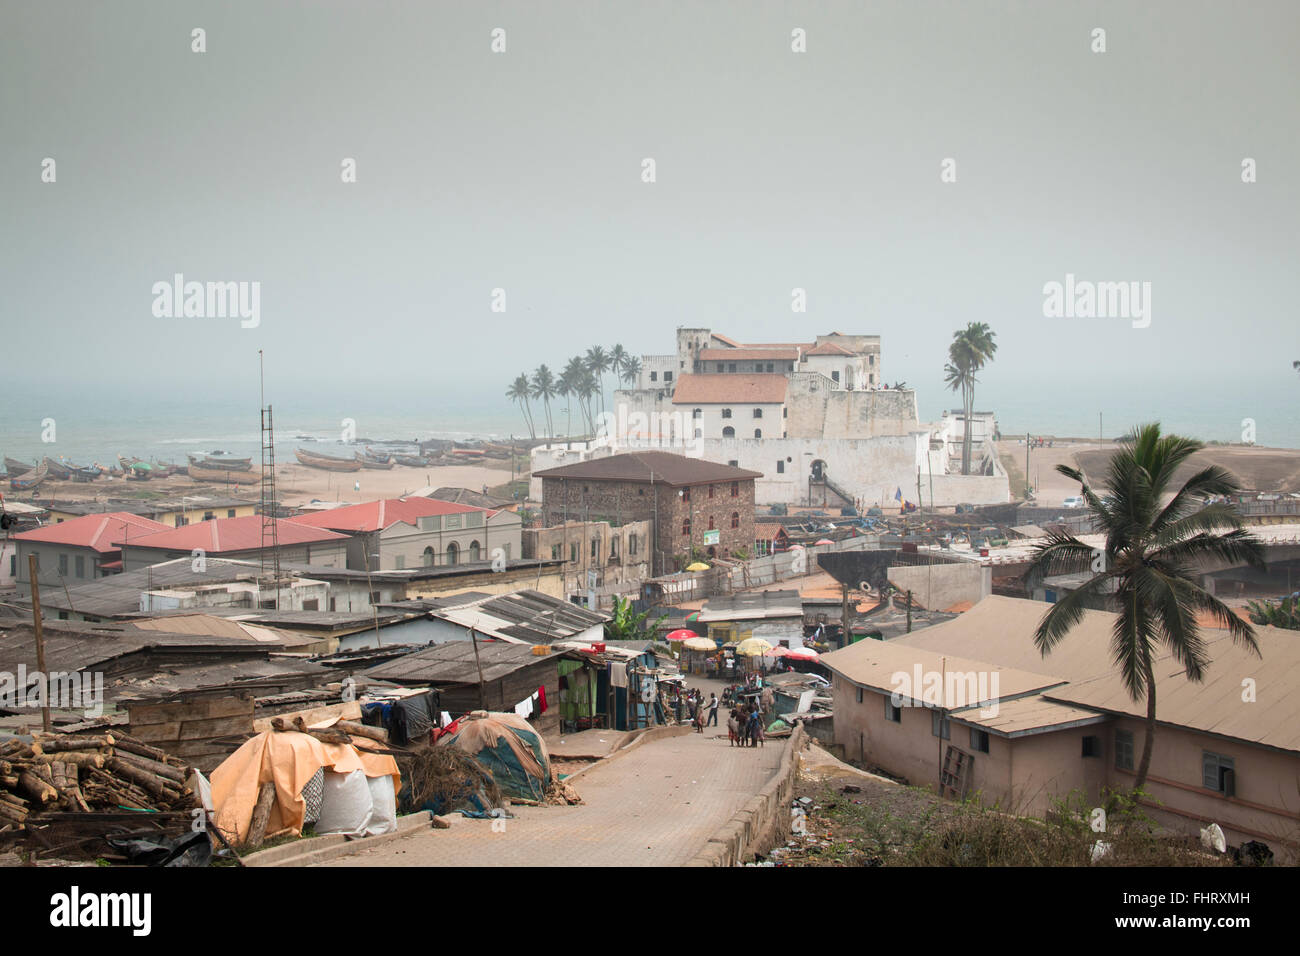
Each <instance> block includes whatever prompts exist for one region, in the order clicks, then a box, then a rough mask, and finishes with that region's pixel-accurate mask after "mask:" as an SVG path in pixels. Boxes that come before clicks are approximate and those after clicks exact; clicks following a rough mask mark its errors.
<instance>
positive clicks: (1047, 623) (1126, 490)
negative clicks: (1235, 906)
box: [1029, 423, 1263, 791]
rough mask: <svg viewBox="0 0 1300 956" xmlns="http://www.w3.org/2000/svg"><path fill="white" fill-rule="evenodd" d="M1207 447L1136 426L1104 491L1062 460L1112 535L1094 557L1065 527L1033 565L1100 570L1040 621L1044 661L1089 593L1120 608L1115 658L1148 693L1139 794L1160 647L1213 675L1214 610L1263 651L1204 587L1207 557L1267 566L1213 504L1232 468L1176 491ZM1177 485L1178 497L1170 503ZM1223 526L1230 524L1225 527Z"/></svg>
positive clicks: (1226, 489)
mask: <svg viewBox="0 0 1300 956" xmlns="http://www.w3.org/2000/svg"><path fill="white" fill-rule="evenodd" d="M1202 447H1204V446H1203V445H1202V444H1201V443H1200V442H1198V441H1195V440H1193V439H1190V438H1183V437H1181V436H1179V435H1161V434H1160V425H1159V423H1155V424H1149V425H1140V426H1138V427H1137V428H1135V429H1134V430H1133V431H1132V432H1131V440H1130V441H1129V442H1127V443H1125V444H1123V445H1122V446H1121V447H1120V449H1119V450H1118V451H1116V452H1115V454H1114V455H1112V456H1111V459H1110V465H1109V466H1108V469H1107V473H1106V479H1105V482H1104V484H1103V486H1102V491H1103V494H1101V495H1098V493H1097V491H1096V490H1095V489H1093V488H1091V487H1090V486H1089V485H1088V483H1087V482H1086V481H1085V479H1084V477H1083V474H1082V473H1081V472H1080V471H1078V470H1077V469H1075V468H1071V467H1069V466H1068V465H1057V466H1056V470H1057V471H1059V472H1060V473H1061V474H1063V475H1065V476H1066V477H1068V478H1071V479H1073V480H1075V481H1077V482H1079V484H1080V485H1081V486H1082V489H1083V497H1084V500H1085V501H1086V502H1087V504H1088V508H1089V510H1090V511H1091V512H1092V515H1093V518H1094V519H1095V521H1096V522H1097V523H1098V524H1099V525H1100V526H1101V528H1102V530H1103V531H1104V532H1105V535H1106V546H1105V551H1104V554H1103V555H1095V554H1094V552H1093V549H1092V548H1090V547H1089V546H1088V545H1086V544H1083V543H1082V542H1081V541H1079V540H1078V539H1076V538H1075V537H1074V536H1073V535H1070V534H1066V533H1064V532H1062V531H1056V532H1053V533H1051V534H1049V535H1048V540H1047V542H1046V543H1044V544H1041V545H1038V546H1037V547H1036V548H1035V554H1034V559H1033V564H1032V565H1031V567H1030V571H1029V576H1030V579H1031V582H1032V583H1036V582H1037V581H1041V580H1042V578H1043V577H1045V576H1046V575H1048V574H1056V573H1063V572H1077V571H1079V570H1080V569H1081V568H1088V567H1092V568H1093V569H1094V575H1093V577H1092V578H1091V579H1089V581H1088V582H1087V583H1086V584H1084V585H1083V586H1082V587H1081V588H1079V589H1078V590H1076V591H1072V592H1070V593H1069V594H1067V595H1066V596H1065V597H1063V598H1061V599H1060V600H1059V601H1058V602H1057V603H1056V604H1054V605H1052V607H1051V609H1050V610H1049V611H1048V612H1047V613H1046V614H1045V615H1044V616H1043V619H1042V621H1040V622H1039V624H1038V628H1037V630H1035V632H1034V644H1035V645H1036V646H1037V647H1038V650H1039V652H1040V653H1041V654H1042V655H1043V656H1044V657H1046V656H1047V655H1048V654H1049V653H1051V651H1052V649H1053V648H1054V647H1055V646H1056V645H1057V644H1058V643H1060V642H1061V640H1062V639H1064V638H1065V636H1066V635H1067V634H1068V633H1069V632H1070V630H1071V629H1072V628H1073V627H1074V626H1075V625H1076V624H1078V623H1079V621H1080V620H1081V619H1082V618H1083V611H1084V608H1085V606H1086V604H1087V602H1088V601H1089V600H1090V599H1095V598H1097V597H1098V596H1100V595H1104V594H1106V593H1108V592H1109V593H1111V594H1112V596H1113V600H1114V602H1115V604H1116V605H1118V607H1119V614H1118V616H1117V617H1116V618H1115V626H1114V630H1113V633H1112V635H1111V641H1110V651H1111V657H1112V659H1113V660H1114V662H1115V666H1116V667H1118V668H1119V671H1120V676H1121V678H1122V679H1123V681H1124V686H1125V688H1126V689H1127V690H1128V693H1129V696H1130V697H1131V698H1132V699H1133V701H1134V702H1140V701H1141V700H1142V698H1143V697H1144V696H1145V698H1146V704H1147V719H1146V741H1145V744H1144V747H1143V751H1142V762H1141V764H1139V766H1138V769H1137V779H1136V781H1135V782H1134V785H1133V789H1134V790H1135V791H1137V790H1141V789H1142V786H1143V784H1145V783H1146V779H1147V771H1148V770H1150V768H1151V750H1152V746H1153V743H1154V741H1155V732H1156V677H1155V658H1156V655H1157V654H1158V653H1159V651H1160V649H1161V647H1162V646H1163V648H1164V649H1166V650H1168V651H1169V653H1170V654H1172V655H1173V658H1174V660H1175V661H1177V662H1178V663H1179V664H1181V665H1182V667H1183V673H1185V674H1186V675H1187V679H1188V680H1191V681H1196V682H1198V683H1199V682H1200V681H1202V680H1204V678H1205V671H1206V669H1207V668H1208V667H1209V666H1210V663H1211V662H1210V659H1209V657H1208V656H1207V655H1206V651H1205V642H1204V641H1203V640H1202V638H1201V632H1200V627H1199V625H1198V624H1197V622H1196V613H1197V612H1198V611H1207V612H1209V613H1210V614H1212V615H1213V616H1214V618H1215V619H1216V620H1217V621H1218V622H1219V623H1220V624H1221V625H1222V626H1223V627H1225V628H1227V630H1228V633H1229V634H1230V635H1231V636H1232V640H1233V642H1234V643H1236V644H1238V645H1241V646H1244V647H1247V648H1249V649H1250V650H1252V651H1254V652H1255V653H1256V654H1258V653H1259V647H1258V645H1257V644H1256V642H1255V630H1254V628H1253V627H1251V626H1250V624H1249V623H1247V622H1246V621H1243V620H1242V619H1241V618H1240V617H1238V616H1237V615H1236V614H1234V613H1233V612H1232V609H1231V608H1229V607H1228V606H1227V605H1226V604H1223V603H1222V602H1221V601H1219V600H1218V599H1217V598H1215V597H1214V595H1212V594H1210V593H1208V592H1207V591H1205V590H1203V589H1202V588H1201V587H1200V585H1198V584H1197V583H1196V573H1197V572H1196V564H1197V562H1198V561H1199V560H1202V559H1208V560H1210V561H1226V562H1227V563H1229V564H1240V563H1242V562H1243V561H1244V562H1246V563H1248V564H1251V565H1256V566H1260V565H1262V564H1263V548H1262V547H1261V545H1260V543H1259V542H1258V541H1257V540H1256V539H1254V538H1252V537H1251V536H1250V534H1249V533H1248V532H1247V531H1246V530H1245V529H1243V528H1242V526H1241V518H1240V516H1239V515H1238V513H1237V511H1236V509H1235V508H1233V507H1232V506H1231V505H1227V504H1209V505H1205V504H1204V502H1205V500H1206V499H1207V498H1209V497H1210V496H1214V495H1232V494H1236V493H1237V492H1238V490H1239V489H1238V485H1237V480H1236V479H1235V478H1234V477H1233V476H1232V475H1231V474H1229V473H1228V472H1227V471H1226V470H1224V469H1223V468H1220V467H1218V466H1217V465H1211V466H1209V467H1207V468H1203V469H1201V470H1200V471H1198V472H1196V473H1195V474H1193V475H1192V476H1191V477H1190V478H1188V479H1187V481H1185V482H1184V483H1183V486H1182V487H1181V488H1178V489H1177V490H1176V491H1175V490H1174V484H1173V476H1174V472H1175V471H1176V470H1177V469H1178V467H1179V466H1180V465H1182V464H1183V463H1184V462H1185V461H1187V459H1188V458H1190V457H1191V456H1192V455H1194V454H1195V453H1196V452H1198V451H1200V449H1201V448H1202ZM1171 491H1172V492H1173V494H1172V497H1169V500H1168V503H1167V504H1164V505H1163V506H1162V505H1161V502H1162V501H1163V500H1165V498H1166V497H1167V496H1168V495H1169V493H1170V492H1171ZM1203 505H1204V506H1203ZM1219 528H1230V529H1231V530H1229V531H1226V532H1223V533H1216V529H1219ZM1098 558H1102V559H1103V560H1104V564H1102V565H1101V570H1100V571H1097V570H1096V568H1097V566H1098V560H1097V559H1098Z"/></svg>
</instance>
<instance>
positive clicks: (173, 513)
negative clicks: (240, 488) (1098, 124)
mask: <svg viewBox="0 0 1300 956" xmlns="http://www.w3.org/2000/svg"><path fill="white" fill-rule="evenodd" d="M48 507H49V511H50V521H51V522H53V523H55V524H59V523H61V522H64V521H70V520H72V519H73V518H80V517H82V516H84V515H93V514H103V513H105V512H109V511H120V512H126V513H127V514H133V515H139V516H140V517H143V518H149V519H151V520H153V521H157V522H160V523H162V524H165V525H166V526H167V527H169V528H179V527H181V526H182V525H187V524H194V523H195V522H197V521H211V520H212V519H214V518H246V517H248V516H249V515H254V514H257V502H256V501H253V500H251V499H248V498H231V497H228V496H225V495H199V494H195V495H183V496H181V497H178V498H155V499H152V500H149V501H141V500H140V499H138V498H120V499H111V500H105V501H51V502H49V503H48Z"/></svg>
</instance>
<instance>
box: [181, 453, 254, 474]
mask: <svg viewBox="0 0 1300 956" xmlns="http://www.w3.org/2000/svg"><path fill="white" fill-rule="evenodd" d="M189 459H190V464H191V465H198V466H199V467H200V468H207V469H214V468H220V469H222V470H223V471H251V470H252V468H253V459H251V458H213V457H212V456H211V455H204V456H202V457H200V456H199V455H190V456H189Z"/></svg>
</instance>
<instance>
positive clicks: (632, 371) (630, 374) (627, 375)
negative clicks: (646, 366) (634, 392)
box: [619, 355, 641, 385]
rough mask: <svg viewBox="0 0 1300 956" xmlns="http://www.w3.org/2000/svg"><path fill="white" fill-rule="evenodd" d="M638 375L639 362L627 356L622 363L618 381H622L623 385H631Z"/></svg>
mask: <svg viewBox="0 0 1300 956" xmlns="http://www.w3.org/2000/svg"><path fill="white" fill-rule="evenodd" d="M640 374H641V360H640V359H639V358H637V357H636V356H635V355H629V356H628V357H627V360H626V361H625V362H624V363H623V371H622V372H621V373H619V379H620V380H622V382H623V384H624V385H633V384H635V383H636V379H637V376H638V375H640Z"/></svg>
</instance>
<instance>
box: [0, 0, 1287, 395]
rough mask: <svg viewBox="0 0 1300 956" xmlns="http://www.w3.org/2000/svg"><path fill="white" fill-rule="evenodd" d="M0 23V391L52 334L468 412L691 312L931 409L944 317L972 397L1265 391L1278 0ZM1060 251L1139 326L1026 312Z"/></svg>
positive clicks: (15, 17) (88, 370) (652, 345)
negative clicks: (423, 397)
mask: <svg viewBox="0 0 1300 956" xmlns="http://www.w3.org/2000/svg"><path fill="white" fill-rule="evenodd" d="M0 20H2V22H0V212H2V213H3V225H2V226H0V288H3V295H0V322H3V329H4V333H5V335H4V339H5V342H6V348H7V350H9V351H11V361H10V362H9V363H7V368H6V374H7V375H10V376H11V379H10V380H11V382H13V381H19V382H21V381H24V380H31V381H41V380H47V379H46V375H47V373H48V370H49V365H48V363H49V362H50V361H51V360H54V359H57V369H58V374H59V377H60V379H61V380H62V381H64V382H71V381H75V380H77V379H88V378H95V377H102V376H107V375H112V376H115V377H117V378H119V379H120V378H121V377H123V376H129V377H135V376H137V375H139V374H141V373H145V374H147V375H148V376H150V377H152V378H156V379H157V380H158V381H159V382H160V383H162V384H169V383H187V384H189V385H191V386H192V387H195V388H200V389H201V388H212V389H214V390H215V389H220V388H222V387H223V385H224V384H225V383H228V382H230V381H231V380H232V378H247V377H248V375H249V374H250V372H254V371H255V367H256V358H255V356H256V350H257V349H258V348H265V349H267V350H268V355H269V356H271V357H272V361H273V362H274V363H275V367H276V368H277V370H278V371H277V376H278V377H277V381H278V382H279V384H280V385H281V386H282V387H285V386H290V385H292V384H296V383H302V384H306V383H309V382H312V381H317V382H319V381H321V380H322V379H327V380H338V381H346V382H348V383H350V384H351V385H353V386H360V387H365V388H369V389H376V390H379V394H380V395H382V394H383V390H384V389H389V390H391V391H392V393H393V395H394V397H395V399H396V398H398V397H400V396H401V395H402V394H407V393H409V392H410V391H411V390H413V389H418V390H419V391H421V392H424V393H426V394H427V393H439V394H440V393H441V392H443V391H446V392H447V393H453V392H454V393H457V394H460V395H466V394H469V395H474V394H480V393H481V394H483V395H484V396H485V399H486V400H496V399H497V397H498V396H500V394H501V392H502V391H503V390H504V387H505V385H506V384H507V383H508V380H509V379H510V378H511V377H513V375H514V374H515V373H516V372H517V371H519V370H522V369H525V368H529V369H531V368H533V367H535V366H536V365H537V363H538V362H540V361H548V362H549V363H550V364H551V365H552V367H558V366H560V365H562V364H563V362H564V360H565V359H566V358H567V357H568V356H569V355H571V354H573V353H574V352H577V351H580V350H581V349H584V348H585V347H587V346H588V345H590V344H593V343H594V342H601V343H602V344H605V345H607V346H608V345H611V344H613V343H614V342H616V341H618V342H621V343H622V344H623V345H624V346H625V347H627V348H628V349H630V350H632V351H634V352H666V351H669V350H670V349H671V344H672V331H673V329H674V328H675V327H676V326H678V325H703V326H711V327H713V328H716V329H719V330H724V331H726V332H727V333H729V334H731V335H734V336H736V337H738V338H741V339H749V340H764V339H766V340H777V341H789V340H792V339H807V338H810V337H811V336H812V335H813V334H815V333H817V332H824V331H831V330H838V331H843V332H867V333H879V334H881V335H882V336H883V337H884V361H885V370H886V374H887V376H888V377H890V378H891V379H892V378H906V379H907V380H908V381H909V382H911V383H912V384H915V385H918V386H919V387H921V388H922V389H924V390H925V391H924V392H923V394H922V399H923V411H925V410H927V404H928V405H930V407H934V404H935V403H937V402H938V401H939V398H940V397H939V396H938V395H937V392H938V391H939V383H940V380H941V369H942V365H943V360H944V352H945V349H946V344H947V341H948V339H949V337H950V335H951V333H952V331H953V330H954V329H955V328H957V327H959V326H960V325H963V324H964V323H966V322H967V321H977V320H978V321H985V322H988V323H989V324H990V325H991V326H992V327H993V328H994V330H995V331H996V332H997V333H998V337H999V342H1000V345H1001V349H1000V351H999V353H998V357H997V361H996V363H995V368H994V369H991V370H990V371H989V373H988V374H987V375H986V376H985V380H986V382H987V383H988V384H987V389H988V390H987V391H986V392H985V394H986V395H987V396H989V401H987V402H986V401H981V402H980V403H979V404H981V405H991V406H993V407H994V408H995V410H996V404H997V402H998V401H999V400H1006V401H1011V396H1012V395H1013V393H1014V392H1015V391H1016V390H1017V389H1022V388H1026V389H1028V388H1034V387H1042V386H1046V385H1052V386H1055V387H1056V388H1058V389H1061V390H1063V391H1068V390H1071V389H1078V390H1079V392H1080V395H1081V396H1083V398H1082V399H1081V400H1083V401H1089V400H1091V398H1092V396H1093V395H1094V393H1095V392H1096V391H1097V390H1098V389H1106V388H1128V387H1131V386H1132V383H1133V382H1134V381H1136V376H1137V375H1138V374H1139V373H1140V371H1141V370H1142V369H1144V368H1148V367H1151V366H1158V367H1159V368H1160V369H1161V371H1160V372H1159V376H1160V380H1161V382H1178V383H1181V384H1180V385H1179V387H1180V388H1186V389H1187V390H1188V393H1189V395H1193V394H1203V393H1204V392H1205V391H1207V390H1209V391H1213V392H1215V393H1221V392H1225V391H1228V390H1229V389H1228V388H1227V384H1228V383H1229V382H1231V381H1232V380H1233V379H1238V378H1244V379H1245V380H1246V382H1247V384H1248V386H1249V387H1251V388H1255V389H1258V390H1259V394H1267V395H1275V396H1278V395H1286V394H1294V386H1295V385H1296V381H1295V379H1296V375H1295V373H1294V372H1293V371H1292V370H1291V369H1290V361H1291V360H1292V359H1296V358H1300V331H1298V329H1297V316H1296V303H1297V301H1300V296H1298V293H1300V279H1298V278H1297V276H1298V272H1297V268H1296V265H1297V252H1298V251H1300V249H1298V246H1300V236H1298V234H1297V233H1298V229H1300V226H1298V224H1300V187H1297V181H1296V173H1295V170H1296V164H1297V162H1298V161H1300V156H1298V150H1297V146H1298V145H1300V123H1298V122H1297V119H1298V116H1297V112H1298V104H1300V70H1298V69H1297V65H1296V63H1297V60H1296V54H1295V49H1296V43H1297V40H1298V39H1300V4H1298V3H1295V2H1277V3H1218V2H1216V3H1194V2H1186V0H1178V2H1157V3H1149V2H1143V3H1113V4H1112V3H1098V2H1089V3H1073V2H1052V3H1037V2H1035V3H1028V2H1026V3H1013V2H1001V3H971V2H966V0H960V2H948V3H938V2H926V0H906V2H893V3H875V2H872V3H849V2H827V0H820V2H816V3H793V2H780V3H772V2H766V3H763V2H759V3H755V2H744V3H740V2H732V3H654V2H645V3H642V2H605V3H593V2H587V3H566V2H537V0H529V2H519V3H488V2H462V3H448V2H438V3H431V2H430V3H417V2H401V3H392V2H389V3H374V2H370V3H364V4H362V3H330V2H318V0H313V2H310V3H308V2H301V3H283V2H257V3H216V2H212V3H186V2H174V0H169V2H156V3H114V4H102V3H89V2H81V3H60V4H44V3H30V2H24V3H18V2H14V0H0ZM195 27H202V28H203V29H205V30H206V42H207V52H206V53H202V54H196V53H192V52H191V49H190V48H191V30H192V29H193V28H195ZM496 27H500V28H503V29H504V30H505V31H506V42H507V50H506V52H505V53H502V54H494V53H492V52H491V50H490V42H491V37H490V32H491V31H492V29H493V28H496ZM1095 27H1102V28H1104V29H1105V30H1106V46H1107V50H1106V52H1105V53H1094V52H1092V50H1091V45H1092V42H1093V41H1092V39H1091V35H1090V34H1091V31H1092V30H1093V29H1094V28H1095ZM794 28H802V29H804V30H806V31H807V52H806V53H803V54H796V53H793V52H792V51H791V48H790V45H791V30H792V29H794ZM46 157H52V158H54V159H55V160H56V162H57V182H56V183H53V184H48V183H43V182H41V162H42V160H43V159H44V158H46ZM344 157H354V158H355V159H356V161H357V170H358V182H356V183H355V184H344V183H342V182H341V181H340V162H341V161H342V160H343V158H344ZM645 157H652V158H654V159H655V161H656V163H657V182H655V183H654V184H646V183H643V182H642V181H641V161H642V159H643V158H645ZM947 157H952V158H954V159H955V160H956V164H957V167H956V168H957V182H955V183H941V182H940V163H941V161H942V160H944V159H945V158H947ZM1246 157H1251V158H1254V159H1255V160H1256V161H1257V163H1258V182H1256V183H1254V184H1249V185H1247V184H1243V183H1242V181H1241V163H1242V160H1243V158H1246ZM177 272H180V273H183V274H184V275H185V276H186V277H187V279H195V280H199V281H208V280H233V281H258V282H260V283H261V325H260V327H258V328H256V329H241V328H240V327H239V323H238V321H237V320H231V319H214V318H208V319H169V318H156V317H154V315H153V314H152V313H151V304H152V301H153V296H152V293H151V287H152V285H153V283H155V282H157V281H160V280H170V279H171V277H172V275H173V274H174V273H177ZM1066 273H1073V274H1075V275H1076V276H1078V277H1079V278H1082V279H1091V280H1097V281H1106V280H1137V281H1148V282H1150V283H1151V284H1152V303H1151V304H1152V314H1151V325H1150V327H1149V328H1146V329H1134V328H1132V326H1131V323H1130V322H1128V321H1126V320H1123V319H1048V318H1045V317H1044V316H1043V292H1042V289H1043V285H1044V283H1046V282H1050V281H1053V280H1057V281H1062V280H1063V279H1064V277H1065V275H1066ZM496 287H502V288H504V289H506V291H507V296H508V299H507V302H508V311H507V312H506V313H505V314H504V315H501V314H493V313H492V312H491V311H489V305H490V294H491V290H492V289H493V288H496ZM794 287H802V288H805V289H806V290H807V294H808V302H809V309H808V313H807V314H806V315H794V314H792V313H791V310H790V290H791V289H792V288H794ZM13 355H19V356H27V357H29V358H28V359H27V360H24V361H20V362H18V363H14V362H13V360H12V356H13ZM142 363H143V364H142ZM943 401H944V402H950V401H952V399H951V398H950V397H947V398H944V399H943ZM1247 413H1249V412H1247ZM1094 417H1095V416H1094Z"/></svg>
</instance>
